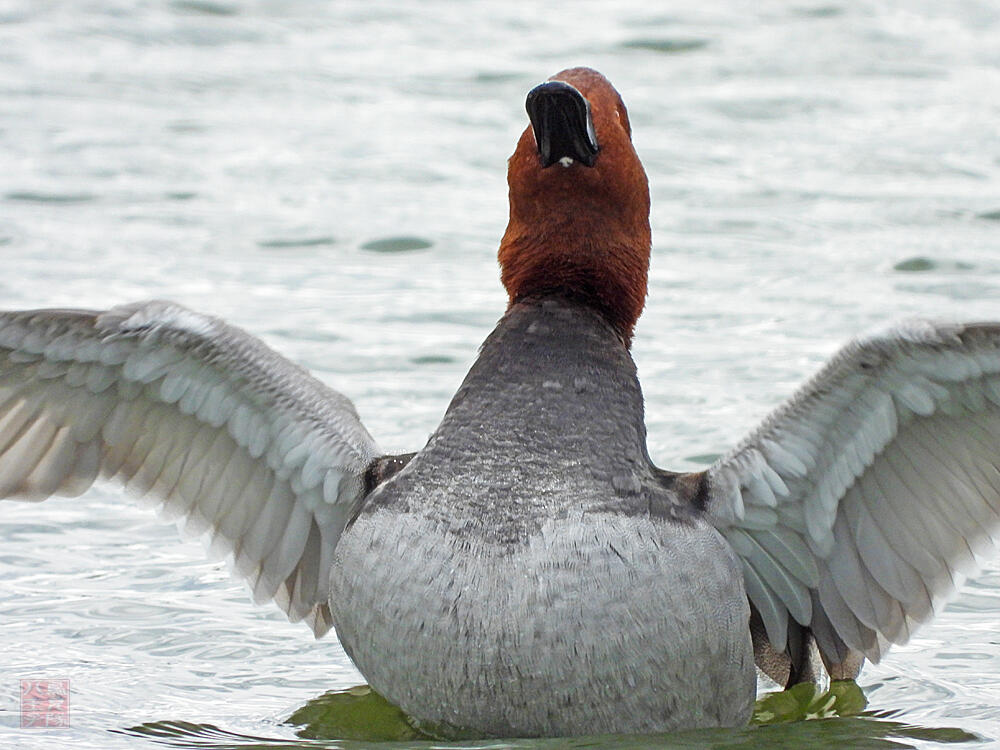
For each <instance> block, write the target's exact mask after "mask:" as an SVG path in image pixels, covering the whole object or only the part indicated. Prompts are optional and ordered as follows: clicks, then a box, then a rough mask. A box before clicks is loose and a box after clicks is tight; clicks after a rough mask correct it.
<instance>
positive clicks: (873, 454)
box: [704, 321, 1000, 665]
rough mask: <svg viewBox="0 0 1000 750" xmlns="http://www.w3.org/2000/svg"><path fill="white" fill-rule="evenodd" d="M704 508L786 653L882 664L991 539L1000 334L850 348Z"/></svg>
mask: <svg viewBox="0 0 1000 750" xmlns="http://www.w3.org/2000/svg"><path fill="white" fill-rule="evenodd" d="M704 487H705V488H706V493H707V495H706V497H705V510H706V512H707V514H708V516H709V517H710V519H711V520H712V522H713V523H714V524H715V525H716V527H717V528H718V529H719V530H720V531H721V532H722V533H723V534H724V535H725V536H726V538H727V539H728V540H729V542H730V543H731V544H732V546H733V548H734V549H735V550H736V552H737V553H738V554H739V556H740V557H741V558H742V561H743V568H744V573H745V580H746V588H747V594H748V596H749V598H750V600H751V602H752V604H753V605H754V607H755V609H756V610H757V612H758V613H759V614H760V616H761V618H762V620H763V623H764V626H765V628H766V631H767V636H768V639H769V640H770V642H771V644H772V645H773V646H774V648H775V649H777V650H778V651H783V650H784V649H785V647H786V638H787V636H788V632H789V627H790V626H791V627H794V624H793V623H792V621H794V623H798V624H799V625H801V626H804V627H806V628H808V629H809V630H811V631H812V633H813V635H814V636H815V638H816V642H817V645H818V646H819V649H820V652H821V654H822V655H823V657H824V661H826V663H827V664H828V665H830V664H840V663H842V662H844V661H845V660H846V659H847V657H848V656H849V655H850V651H849V650H854V651H859V652H861V653H863V654H864V655H865V656H866V657H868V658H869V659H872V660H873V661H878V660H879V659H880V658H881V656H882V654H883V653H884V652H885V651H886V649H887V648H888V645H889V644H890V643H904V642H905V641H906V640H907V639H908V638H909V637H910V635H911V634H912V633H913V631H914V629H915V628H916V627H917V626H918V625H919V624H920V623H922V622H924V621H926V620H928V619H929V618H930V617H931V616H932V615H933V614H934V613H935V611H937V610H939V609H940V608H941V606H942V604H943V601H944V599H945V598H947V597H948V596H949V595H950V594H951V593H953V592H954V591H955V589H956V588H957V587H958V586H959V585H960V583H961V581H962V580H963V577H964V575H965V574H967V573H968V572H971V571H972V570H974V569H975V568H976V567H977V566H978V564H979V562H980V561H981V559H982V558H983V556H985V555H989V554H991V553H992V552H994V551H995V549H996V545H997V542H998V540H1000V324H993V323H989V324H968V325H945V324H934V323H929V322H925V321H912V322H907V323H904V324H901V325H899V326H896V327H894V328H892V329H890V330H888V331H885V332H882V333H878V334H873V335H870V336H867V337H864V338H861V339H858V340H856V341H854V342H852V343H851V344H849V345H848V346H847V347H845V348H844V349H843V350H841V351H840V352H839V353H838V354H837V355H836V356H835V357H834V358H833V359H832V360H831V361H830V362H829V363H828V364H827V366H826V367H825V368H824V369H823V370H822V371H821V372H819V374H817V375H816V376H815V377H814V378H813V379H812V380H810V381H809V382H808V383H806V385H805V386H804V387H802V388H801V389H800V390H799V391H798V393H796V394H795V395H794V396H793V397H792V398H791V399H790V400H789V401H788V402H786V403H785V404H783V405H782V406H780V407H779V408H778V409H777V410H775V411H774V412H773V413H772V414H771V415H770V416H768V417H767V418H766V419H765V420H764V422H763V423H762V424H761V425H760V426H759V427H758V428H757V429H756V430H755V431H754V432H753V433H751V434H750V436H749V437H747V438H746V439H745V440H744V441H743V442H742V443H741V444H740V445H739V446H738V447H737V448H736V449H735V450H734V451H733V452H731V453H730V454H729V455H727V456H725V457H723V458H721V459H719V460H718V461H716V462H715V464H713V465H712V466H711V467H710V468H709V469H708V470H707V472H706V473H705V482H704Z"/></svg>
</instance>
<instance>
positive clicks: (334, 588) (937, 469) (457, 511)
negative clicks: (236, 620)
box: [0, 68, 1000, 736]
mask: <svg viewBox="0 0 1000 750" xmlns="http://www.w3.org/2000/svg"><path fill="white" fill-rule="evenodd" d="M527 107H528V113H529V115H530V119H531V127H529V128H528V129H526V130H525V132H524V134H523V135H522V136H521V139H520V141H519V143H518V145H517V149H516V150H515V152H514V155H513V157H512V158H511V160H510V168H509V181H510V224H509V226H508V228H507V232H506V234H505V235H504V238H503V241H502V242H501V246H500V263H501V266H502V269H503V270H502V279H503V282H504V284H505V286H506V288H507V290H508V292H509V293H510V306H509V308H508V310H507V312H506V314H505V315H504V317H503V318H502V319H501V321H500V323H499V324H498V326H497V328H496V330H495V331H494V332H493V333H492V334H491V335H490V336H489V338H488V339H487V340H486V342H485V343H484V344H483V347H482V351H481V353H480V356H479V359H478V361H477V362H476V364H475V365H474V366H473V368H472V370H471V371H470V372H469V374H468V376H467V377H466V380H465V382H464V383H463V384H462V387H461V388H460V389H459V391H458V393H457V394H456V396H455V398H454V399H453V401H452V403H451V405H450V406H449V408H448V411H447V413H446V415H445V417H444V420H443V421H442V423H441V426H440V427H439V428H438V430H437V431H436V432H435V433H434V434H433V435H432V436H431V438H430V440H429V442H428V443H427V445H426V446H425V447H424V449H423V450H421V451H420V452H418V453H416V454H415V455H407V456H385V455H382V454H381V452H380V451H379V449H378V448H377V446H376V445H375V442H374V441H373V440H372V438H371V437H370V436H369V434H368V432H367V431H366V430H365V429H364V427H363V426H362V425H361V423H360V421H359V419H358V416H357V414H356V412H355V410H354V408H353V406H352V405H351V403H350V402H349V401H348V400H347V399H346V398H345V397H344V396H342V395H340V394H339V393H337V392H335V391H332V390H330V389H329V388H327V387H326V386H324V385H322V384H321V383H319V382H318V381H317V380H315V379H314V378H312V377H311V376H310V375H309V374H308V373H306V372H305V371H304V370H302V369H300V368H299V367H297V366H295V365H293V364H291V363H290V362H288V361H286V360H284V359H283V358H281V357H280V356H278V355H277V354H275V353H274V352H272V351H270V350H269V349H268V348H267V347H265V346H264V345H263V344H262V343H261V342H259V341H258V340H257V339H255V338H253V337H251V336H249V335H247V334H246V333H244V332H243V331H240V330H238V329H235V328H232V327H230V326H227V325H226V324H224V323H222V322H221V321H219V320H216V319H214V318H209V317H206V316H203V315H199V314H197V313H194V312H191V311H189V310H185V309H183V308H181V307H178V306H176V305H172V304H169V303H164V302H149V303H143V304H139V305H131V306H125V307H118V308H114V309H112V310H110V311H108V312H104V313H95V312H84V311H72V310H45V311H34V312H20V313H7V314H5V315H3V316H2V318H0V347H2V348H3V350H4V352H5V357H4V360H3V365H2V374H0V451H2V453H0V495H9V496H27V497H30V498H35V499H40V498H43V497H46V496H48V495H51V494H70V495H72V494H78V493H80V492H82V491H84V490H85V489H86V488H87V487H89V486H90V485H91V484H92V482H93V481H94V480H95V478H97V477H98V476H104V477H117V478H120V479H121V480H122V481H123V482H125V484H126V486H127V487H129V488H130V489H132V490H135V491H137V492H140V493H149V494H151V495H153V496H154V497H157V498H159V499H161V500H162V501H163V502H164V504H165V507H166V508H167V510H168V511H169V512H171V513H173V514H175V515H178V516H183V517H186V518H187V519H188V527H189V528H190V529H193V530H194V531H195V532H202V531H204V532H207V533H210V534H211V535H212V537H213V540H214V542H215V544H217V545H221V546H222V547H224V548H225V549H228V550H230V551H231V552H232V553H233V555H234V558H235V564H236V568H237V570H238V571H239V572H240V573H242V574H243V575H245V576H246V577H247V578H248V579H249V581H250V585H251V587H252V589H253V594H254V598H255V600H257V601H264V600H267V599H272V598H273V599H274V600H275V601H276V602H277V603H278V605H279V606H280V607H281V608H282V609H283V610H284V611H286V612H287V613H288V615H289V616H290V617H291V618H292V619H293V620H299V619H304V620H306V621H307V622H308V623H309V624H310V626H311V627H312V629H313V631H314V632H315V633H316V634H317V635H322V634H323V633H325V632H326V631H327V630H328V629H329V628H330V627H331V626H336V628H337V631H338V634H339V636H340V639H341V641H342V643H343V645H344V647H345V649H346V650H347V652H348V653H349V654H350V656H351V658H352V659H353V660H354V661H355V663H356V664H357V666H358V668H359V669H360V670H361V672H362V673H363V674H364V675H365V677H366V678H367V679H368V680H369V681H370V682H371V684H372V685H373V686H374V687H375V688H376V689H377V690H379V691H380V692H382V693H383V694H384V695H385V696H386V697H388V698H389V699H390V700H392V701H394V702H396V703H397V704H398V705H399V706H400V707H402V708H403V709H404V710H405V711H407V712H409V713H410V714H412V715H413V716H415V717H417V718H418V719H423V720H428V721H434V722H444V723H448V724H453V725H456V726H460V727H466V728H470V729H475V730H479V731H481V732H484V733H487V734H494V735H508V736H510V735H558V734H570V733H573V734H582V733H600V732H645V731H655V730H664V729H673V728H681V727H699V726H715V725H738V724H741V723H743V722H745V721H746V720H747V719H748V717H749V715H750V710H751V707H752V705H753V701H754V697H755V696H754V693H755V671H754V667H753V665H754V661H755V658H754V655H755V652H756V657H757V661H758V663H760V664H761V665H762V666H763V667H764V668H765V669H766V670H767V671H768V672H769V673H771V674H773V675H776V676H778V677H779V679H781V680H782V681H786V680H787V681H789V682H793V681H795V680H797V679H800V678H808V677H810V676H811V674H812V672H811V668H812V665H811V664H810V658H809V657H810V655H811V653H812V652H813V651H814V646H813V644H815V646H818V650H819V653H820V655H821V656H822V659H823V662H824V663H825V665H826V667H827V669H828V670H829V671H830V672H831V673H832V674H835V675H838V676H839V675H848V676H852V675H854V674H856V670H857V668H858V667H859V666H860V663H861V660H862V656H864V657H868V658H871V659H879V658H880V657H881V656H882V655H883V654H884V653H885V650H886V649H887V648H888V645H889V643H891V642H895V643H899V642H903V641H905V640H906V639H907V638H908V637H909V635H910V633H911V632H912V630H913V629H914V628H915V627H916V626H917V624H919V623H920V622H923V621H924V620H926V619H928V618H929V617H930V616H931V615H932V614H933V612H934V611H935V609H937V608H938V607H939V606H940V604H941V600H942V598H943V597H944V596H946V595H947V594H948V593H950V592H951V591H952V590H953V589H954V588H955V585H956V583H957V581H958V580H959V579H960V573H961V572H963V571H965V570H968V569H970V568H972V567H973V566H974V564H975V561H976V560H975V558H976V556H977V555H980V554H985V553H987V552H988V551H989V550H990V549H991V547H990V544H991V542H992V541H993V537H991V536H990V535H991V534H996V531H997V528H998V526H1000V473H998V470H997V464H998V463H1000V441H998V438H1000V326H998V325H994V324H975V325H966V326H946V325H933V324H930V323H909V324H905V325H901V326H898V327H896V328H892V329H889V330H887V331H886V332H883V333H881V334H877V335H873V336H869V337H867V338H865V339H861V340H858V341H856V342H854V343H852V344H850V345H849V346H848V347H847V348H845V349H844V350H843V351H842V352H840V353H839V354H838V355H837V356H836V357H835V358H834V359H833V360H832V361H831V362H830V364H829V365H827V367H826V368H825V369H824V370H823V371H822V372H821V373H820V374H819V375H817V376H816V377H815V378H813V379H812V380H811V381H810V382H809V383H807V384H806V385H805V386H804V387H803V388H802V389H801V390H800V391H799V392H798V393H797V394H796V395H795V396H793V398H792V399H791V400H790V401H788V402H787V403H786V404H784V405H783V406H781V407H780V408H778V409H777V410H776V411H775V412H774V413H773V414H772V415H771V416H770V417H768V418H767V419H766V420H765V421H764V422H763V424H762V425H761V426H760V427H759V428H758V429H757V430H756V431H754V432H753V433H752V434H751V435H750V436H749V437H748V438H747V439H746V440H744V441H743V442H742V443H741V444H740V446H739V447H738V448H736V449H735V450H734V451H733V452H731V453H730V454H728V455H727V456H725V457H724V458H721V459H720V460H718V461H717V462H716V463H715V464H714V465H713V466H711V467H710V468H709V469H708V470H707V471H704V472H701V473H695V474H675V473H672V472H667V471H663V470H660V469H658V468H657V467H655V466H653V465H652V464H651V463H650V460H649V457H648V455H647V453H646V440H645V425H644V422H643V403H642V392H641V390H640V387H639V383H638V381H637V379H636V374H635V366H634V364H633V362H632V359H631V357H630V355H629V343H630V340H631V336H632V328H633V326H634V324H635V322H636V319H637V318H638V316H639V313H640V311H641V309H642V307H643V304H644V298H645V291H646V272H647V266H648V262H649V249H650V234H649V222H648V215H649V193H648V188H647V183H646V177H645V174H644V172H643V169H642V166H641V164H640V163H639V160H638V158H637V156H636V154H635V151H634V150H633V148H632V143H631V134H630V126H629V121H628V115H627V114H626V111H625V107H624V105H623V104H622V101H621V99H620V98H619V96H618V94H617V92H616V91H615V90H614V89H613V88H612V87H611V85H610V84H609V83H608V82H607V81H606V80H605V79H604V78H603V77H602V76H600V75H599V74H597V73H595V72H594V71H591V70H587V69H582V68H577V69H572V70H568V71H564V72H563V73H561V74H559V75H557V76H555V78H554V79H553V80H552V81H550V82H548V83H545V84H542V85H541V86H539V87H538V88H536V89H534V90H533V91H532V92H531V93H530V94H529V95H528V102H527ZM748 599H749V604H748ZM751 633H752V634H753V635H752V636H751Z"/></svg>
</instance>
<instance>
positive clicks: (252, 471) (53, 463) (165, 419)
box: [0, 301, 379, 636]
mask: <svg viewBox="0 0 1000 750" xmlns="http://www.w3.org/2000/svg"><path fill="white" fill-rule="evenodd" d="M378 455H379V452H378V449H377V447H376V445H375V443H374V441H373V440H372V438H371V436H370V435H369V434H368V432H367V431H366V430H365V429H364V427H363V426H362V425H361V423H360V421H359V419H358V416H357V413H356V411H355V410H354V407H353V405H352V404H351V403H350V401H348V400H347V399H346V398H345V397H344V396H342V395H341V394H339V393H337V392H336V391H332V390H330V389H329V388H327V387H326V386H324V385H322V384H321V383H320V382H318V381H317V380H315V379H314V378H312V377H311V376H310V375H309V374H308V373H306V372H305V371H304V370H302V369H301V368H299V367H297V366H296V365H294V364H292V363H291V362H288V361H287V360H285V359H283V358H281V357H280V356H279V355H277V354H276V353H274V352H273V351H272V350H270V349H269V348H267V347H266V346H265V345H264V344H263V343H262V342H260V341H258V340H257V339H255V338H253V337H251V336H249V335H248V334H246V333H244V332H243V331H241V330H239V329H237V328H234V327H232V326H228V325H226V324H225V323H223V322H222V321H220V320H217V319H215V318H211V317H208V316H204V315H200V314H198V313H195V312H192V311H190V310H187V309H185V308H183V307H180V306H179V305H174V304H171V303H168V302H159V301H153V302H146V303H139V304H135V305H126V306H122V307H117V308H113V309H112V310H109V311H107V312H91V311H81V310H35V311H28V312H15V313H0V497H14V498H18V499H43V498H44V497H47V496H49V495H52V494H61V495H79V494H80V493H82V492H84V491H85V490H86V489H87V488H88V487H90V485H91V484H93V482H94V481H95V480H96V479H97V478H98V477H99V476H103V477H105V478H114V479H117V480H119V481H121V482H122V483H124V485H125V487H126V489H128V490H129V491H130V492H132V493H134V494H137V495H140V496H143V495H148V496H149V497H150V498H151V499H152V501H153V502H155V503H156V504H157V505H158V506H159V507H160V508H161V509H162V510H163V511H164V512H165V513H166V514H167V515H170V516H174V517H177V518H179V519H180V520H182V521H183V522H184V528H185V531H186V532H187V533H194V534H206V535H208V537H209V538H210V541H211V547H212V549H213V550H215V551H219V552H224V553H226V554H231V555H232V556H233V559H234V562H235V568H236V569H237V571H238V572H240V573H241V574H243V575H244V576H246V577H247V578H248V580H249V582H250V585H251V588H252V591H253V594H254V598H255V600H257V601H263V600H266V599H269V598H271V597H277V598H278V601H279V604H280V605H281V606H282V608H283V609H284V610H285V612H286V613H287V614H288V616H289V617H290V618H291V619H293V620H302V619H304V620H306V621H307V622H309V624H310V626H311V627H312V628H313V630H314V632H315V633H316V634H317V636H319V635H322V634H323V633H325V632H326V631H327V630H328V629H329V628H330V627H331V625H332V621H331V618H330V610H329V606H328V602H327V597H328V591H327V586H328V579H329V570H330V566H331V565H332V561H333V554H334V550H335V547H336V544H337V541H338V539H339V538H340V534H341V532H342V531H343V528H344V525H345V524H346V523H347V520H348V519H349V518H350V517H351V514H352V512H353V511H354V509H355V508H356V507H357V504H358V503H359V502H360V501H361V499H362V496H363V494H364V492H365V482H364V475H365V472H366V470H367V468H368V466H369V464H371V462H372V461H373V460H374V459H375V458H376V457H377V456H378Z"/></svg>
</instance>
